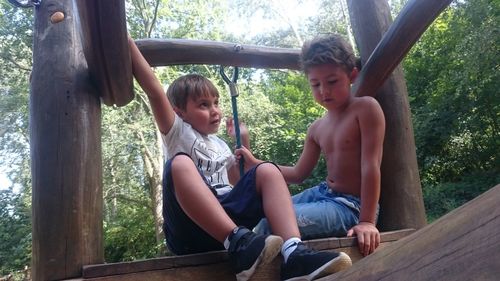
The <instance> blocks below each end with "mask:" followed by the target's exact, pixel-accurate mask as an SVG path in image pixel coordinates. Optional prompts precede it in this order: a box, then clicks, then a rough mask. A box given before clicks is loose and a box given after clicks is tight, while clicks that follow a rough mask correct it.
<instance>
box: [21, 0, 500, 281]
mask: <svg viewBox="0 0 500 281" xmlns="http://www.w3.org/2000/svg"><path fill="white" fill-rule="evenodd" d="M450 2H451V0H411V1H409V2H408V3H407V5H406V6H405V8H404V9H403V10H402V11H401V13H400V15H399V16H398V18H397V19H396V20H395V22H394V23H393V24H392V25H391V23H390V18H389V16H388V15H389V10H388V5H387V2H386V1H384V0H364V1H360V0H350V1H348V7H349V13H350V17H351V22H352V26H353V29H354V34H355V37H356V41H357V44H358V49H359V50H360V54H361V58H362V62H363V65H364V66H363V69H362V71H361V74H360V76H359V78H358V81H357V83H356V84H355V86H354V87H355V88H354V89H355V93H356V95H375V94H376V98H377V100H378V101H379V102H380V104H381V106H382V108H383V110H384V113H385V116H386V124H387V131H386V140H385V143H384V156H383V162H382V196H381V202H380V204H381V213H380V220H379V228H380V229H381V230H382V231H386V232H385V233H383V234H382V239H383V242H384V243H385V242H386V243H387V245H383V247H381V249H379V250H377V252H376V253H375V254H373V255H370V256H369V257H367V258H363V259H361V260H360V261H359V262H357V263H355V265H354V266H353V267H352V268H351V269H349V270H347V271H345V272H341V273H338V274H337V276H340V277H341V278H342V280H344V279H346V280H361V279H362V280H379V279H383V278H387V279H391V280H404V279H407V278H404V277H408V276H410V275H411V276H412V278H413V279H417V280H428V279H436V280H437V279H439V280H445V279H447V278H449V280H465V279H469V278H468V277H470V276H471V275H467V274H477V275H474V278H475V277H476V276H478V278H479V279H485V280H491V279H493V278H494V276H500V272H499V271H500V264H499V262H498V260H500V251H498V250H497V249H498V248H499V246H500V230H499V228H498V227H495V226H497V225H498V223H499V218H500V210H498V208H495V207H496V206H495V204H496V202H499V200H500V186H497V187H495V188H492V189H491V190H490V191H489V192H488V193H487V194H485V195H483V196H481V197H479V198H477V199H475V200H474V201H473V202H470V203H468V204H466V205H465V206H463V207H462V208H460V209H458V210H456V211H454V212H452V213H450V214H449V215H447V216H445V217H443V218H442V219H440V220H439V221H437V222H434V223H433V224H431V225H428V226H425V224H426V221H425V211H424V207H423V201H422V194H421V187H420V181H419V178H418V168H417V163H416V155H415V145H414V140H413V131H412V126H411V121H410V116H409V105H408V101H407V97H406V96H407V95H406V86H405V84H404V78H403V74H402V70H401V69H400V68H399V67H398V64H399V63H400V61H401V60H402V58H403V57H404V56H405V54H406V53H407V52H408V50H409V49H410V48H411V46H412V45H413V44H414V43H415V42H416V40H418V38H419V36H420V35H421V34H422V33H423V32H424V31H425V29H426V28H427V26H428V25H429V24H430V23H431V22H432V21H433V20H434V19H435V18H436V17H437V16H438V15H439V13H440V12H441V11H442V10H443V9H444V8H445V7H446V6H447V5H448V4H449V3H450ZM56 13H62V14H63V18H62V19H61V18H60V17H56V16H55V15H56ZM58 15H60V14H58ZM34 29H35V30H34V52H33V73H32V80H31V89H30V90H31V103H30V119H31V120H30V121H31V132H30V138H31V163H32V184H33V200H32V208H33V258H32V261H33V273H32V276H33V280H61V279H66V280H67V279H74V280H118V279H120V280H216V279H217V280H232V279H231V278H233V279H234V276H233V275H232V274H231V273H230V272H228V269H227V268H228V267H227V266H225V260H226V256H225V253H222V252H216V253H208V254H200V255H193V256H184V257H168V258H160V259H153V260H148V261H139V262H131V263H120V264H114V265H112V264H110V265H106V264H103V263H104V258H103V257H104V253H103V238H102V218H103V214H102V205H103V197H102V165H101V143H100V136H101V133H100V128H101V123H100V122H101V102H102V103H104V104H106V105H116V106H123V105H126V104H127V103H128V102H130V101H131V100H132V99H133V97H134V94H133V91H132V72H131V63H130V57H129V54H128V45H127V31H126V25H125V4H124V0H106V1H103V0H44V1H41V2H39V4H38V6H37V7H36V8H35V28H34ZM137 43H138V46H139V48H140V50H141V52H142V53H143V54H144V56H145V57H146V59H147V60H148V61H149V63H150V64H151V65H152V66H159V65H173V64H216V65H231V66H240V67H258V68H288V69H298V55H299V50H295V49H278V48H265V47H258V46H245V45H243V46H239V47H238V48H235V44H231V43H223V42H210V41H196V40H139V41H137ZM166 54H168V55H166ZM384 81H385V83H384ZM379 88H380V89H379ZM375 89H379V90H378V91H375ZM424 226H425V227H424ZM408 228H411V229H419V230H418V231H416V232H414V233H413V234H411V235H408V234H409V233H411V232H412V231H407V230H402V229H408ZM396 230H398V231H396ZM391 231H393V232H391ZM406 235H408V236H406ZM403 236H406V237H405V238H402V237H403ZM400 238H401V239H400ZM396 240H397V242H395V241H396ZM452 242H453V243H452ZM468 242H470V243H468ZM309 243H310V244H311V245H312V246H313V247H315V248H321V249H343V250H346V251H348V252H349V253H350V254H351V255H352V256H354V260H358V259H359V257H358V258H357V257H356V247H355V239H353V238H332V239H326V240H321V241H319V240H317V241H310V242H309ZM389 244H390V245H389ZM495 249H496V250H495ZM276 262H278V261H276ZM275 265H276V266H275V267H274V268H269V269H268V272H267V273H266V272H264V273H262V274H263V275H261V277H258V276H257V277H256V279H255V280H274V277H275V276H276V275H274V274H276V273H277V272H278V271H277V268H278V265H277V263H275ZM195 273H196V274H197V273H199V274H202V275H193V274H195ZM258 278H260V279H258ZM333 278H335V276H332V277H329V278H328V279H326V280H333Z"/></svg>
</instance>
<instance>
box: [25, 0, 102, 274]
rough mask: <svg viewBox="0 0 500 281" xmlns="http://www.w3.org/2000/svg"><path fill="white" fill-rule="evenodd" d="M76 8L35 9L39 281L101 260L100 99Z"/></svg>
mask: <svg viewBox="0 0 500 281" xmlns="http://www.w3.org/2000/svg"><path fill="white" fill-rule="evenodd" d="M73 5H74V1H72V0H44V1H41V4H40V6H38V7H37V8H35V28H34V46H33V73H32V80H31V89H30V90H31V93H30V146H31V165H32V166H31V172H32V184H33V191H32V192H33V195H32V215H33V232H32V233H33V256H32V268H33V269H32V270H33V272H32V275H33V280H36V281H37V280H56V279H57V280H59V279H66V278H71V277H78V276H81V270H82V265H84V264H94V263H102V262H103V243H102V208H103V206H102V205H103V199H102V167H101V166H102V164H101V144H100V138H101V135H100V122H101V108H100V99H99V96H98V93H97V92H96V90H95V89H94V88H93V87H92V86H91V83H90V79H89V74H88V69H87V65H86V62H85V59H84V57H83V51H82V47H81V43H80V39H79V37H80V35H79V31H78V29H77V28H76V22H75V20H76V16H75V9H74V6H73ZM56 12H61V13H62V14H60V13H58V14H57V16H56V15H55V13H56Z"/></svg>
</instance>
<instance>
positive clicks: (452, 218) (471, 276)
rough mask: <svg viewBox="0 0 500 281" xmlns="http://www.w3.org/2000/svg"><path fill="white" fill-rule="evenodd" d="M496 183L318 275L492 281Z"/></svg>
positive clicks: (499, 225)
mask: <svg viewBox="0 0 500 281" xmlns="http://www.w3.org/2000/svg"><path fill="white" fill-rule="evenodd" d="M499 202H500V185H496V186H495V187H493V188H491V189H490V190H489V191H487V192H485V193H484V194H482V195H481V196H479V197H477V198H476V199H474V200H472V201H470V202H468V203H466V204H465V205H463V206H462V207H460V208H458V209H456V210H454V211H452V212H450V213H449V214H447V215H445V216H443V217H442V218H440V219H439V220H437V221H435V222H434V223H432V224H430V225H428V226H426V227H424V228H422V229H420V230H419V231H416V232H415V233H413V234H412V235H409V236H407V237H405V238H403V239H401V240H399V241H397V242H395V243H392V244H391V245H389V246H387V247H385V248H384V249H381V250H380V251H376V252H375V253H374V254H372V255H370V256H368V257H367V258H365V259H363V260H361V261H359V262H358V263H356V264H355V265H354V266H353V267H351V268H350V269H349V270H346V271H343V272H339V273H337V274H335V275H332V276H329V277H325V278H323V279H321V280H343V281H345V280H412V281H418V280H440V281H442V280H450V281H451V280H453V281H460V280H498V278H499V276H500V208H498V204H499Z"/></svg>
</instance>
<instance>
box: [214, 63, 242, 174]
mask: <svg viewBox="0 0 500 281" xmlns="http://www.w3.org/2000/svg"><path fill="white" fill-rule="evenodd" d="M219 72H220V75H221V76H222V79H223V80H224V81H225V82H226V83H227V84H228V85H229V93H230V94H231V106H232V108H233V122H234V129H235V135H236V148H241V137H240V122H239V120H238V105H237V103H236V97H238V95H239V94H238V89H237V88H236V81H237V80H238V67H235V68H234V71H233V76H232V78H231V80H229V78H228V77H227V75H226V73H224V66H222V65H221V66H220V71H219ZM243 164H244V162H243V158H241V159H240V177H242V176H243V174H244V169H243Z"/></svg>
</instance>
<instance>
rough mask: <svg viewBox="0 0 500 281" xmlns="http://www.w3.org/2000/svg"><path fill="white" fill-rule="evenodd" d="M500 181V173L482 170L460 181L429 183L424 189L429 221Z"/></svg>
mask: <svg viewBox="0 0 500 281" xmlns="http://www.w3.org/2000/svg"><path fill="white" fill-rule="evenodd" d="M499 182H500V175H499V174H496V173H494V172H482V173H476V174H472V175H468V176H467V177H464V178H462V179H460V181H458V182H446V183H440V184H436V185H428V186H426V188H424V190H423V193H424V194H423V195H424V204H425V208H426V210H427V218H428V222H429V223H432V222H433V221H434V220H436V219H438V218H440V217H441V216H442V215H444V214H446V213H448V212H450V211H452V210H454V209H456V208H458V207H460V206H462V205H463V204H465V203H466V202H467V201H470V200H472V199H474V198H475V197H477V196H478V195H480V194H482V193H484V192H486V191H487V190H488V189H490V188H491V187H493V186H494V185H495V184H498V183H499Z"/></svg>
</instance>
